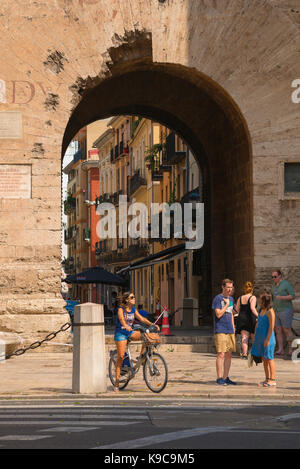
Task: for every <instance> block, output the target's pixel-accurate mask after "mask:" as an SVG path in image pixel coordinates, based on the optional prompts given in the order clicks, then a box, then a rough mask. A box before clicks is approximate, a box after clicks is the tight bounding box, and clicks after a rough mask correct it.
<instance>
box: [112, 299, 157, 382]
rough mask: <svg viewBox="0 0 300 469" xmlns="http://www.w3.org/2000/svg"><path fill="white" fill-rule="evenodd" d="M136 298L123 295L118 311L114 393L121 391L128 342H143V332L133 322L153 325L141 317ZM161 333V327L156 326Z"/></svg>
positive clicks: (115, 338)
mask: <svg viewBox="0 0 300 469" xmlns="http://www.w3.org/2000/svg"><path fill="white" fill-rule="evenodd" d="M134 305H135V296H134V293H131V292H126V293H124V294H123V295H122V301H121V305H120V307H119V309H118V315H117V322H116V330H115V337H114V340H115V343H116V347H117V354H118V356H117V361H116V381H115V384H114V391H119V380H120V374H121V368H122V363H123V359H124V355H125V351H126V346H127V340H128V339H129V338H130V340H141V332H140V331H134V330H133V328H132V327H133V322H134V320H135V319H137V320H138V321H140V322H143V323H144V324H147V325H148V326H152V325H153V323H152V322H150V321H148V319H146V318H145V317H143V316H141V315H140V314H139V312H138V311H137V310H136V309H135V307H134ZM155 326H156V328H157V330H158V331H159V326H157V325H155ZM144 348H145V347H144V345H143V347H142V350H141V355H142V354H143V352H144Z"/></svg>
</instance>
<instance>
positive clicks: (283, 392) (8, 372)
mask: <svg viewBox="0 0 300 469" xmlns="http://www.w3.org/2000/svg"><path fill="white" fill-rule="evenodd" d="M41 350H42V351H41ZM172 350H173V349H172V345H167V344H166V345H164V346H162V347H161V349H160V353H162V355H163V356H164V357H165V359H166V361H167V364H168V369H169V381H168V385H167V387H166V388H165V390H164V391H163V392H162V393H160V394H159V395H155V394H153V393H152V392H151V391H150V390H149V389H148V388H147V386H146V384H145V382H144V380H143V373H142V370H140V371H139V373H138V375H137V376H136V377H135V378H134V379H133V380H132V381H131V382H130V383H129V385H128V386H127V388H126V389H125V390H124V391H120V395H121V396H122V399H124V400H128V399H132V398H143V399H144V398H145V399H158V398H164V399H170V398H174V397H176V398H177V399H178V398H180V399H183V400H185V399H186V400H189V399H191V398H217V397H220V398H222V399H233V398H236V399H246V400H249V399H250V401H251V402H254V401H256V400H260V399H268V400H272V401H273V400H276V399H277V400H278V399H285V400H286V399H289V400H291V401H293V402H296V403H297V402H299V396H300V379H299V371H300V363H299V362H298V363H293V362H292V361H291V360H285V359H282V358H277V359H276V360H275V363H276V367H277V387H276V388H275V387H274V388H272V389H265V388H262V387H261V386H259V383H260V382H261V381H262V380H263V379H264V372H263V367H262V365H260V366H257V367H256V366H255V365H254V367H253V368H250V369H249V368H248V365H247V362H246V361H244V360H242V359H241V358H240V357H238V356H235V357H233V359H232V366H231V372H230V377H231V379H233V380H234V381H237V383H238V385H237V386H228V387H223V386H220V387H219V386H216V372H215V363H216V359H215V355H214V354H212V353H197V352H196V353H195V352H193V351H191V350H190V351H185V348H184V347H183V349H182V350H181V351H172ZM108 358H109V355H108V354H107V359H108ZM0 373H1V380H0V397H1V396H12V395H14V396H19V397H20V396H26V395H27V396H52V397H58V396H61V395H63V396H66V395H67V396H72V353H47V349H46V348H44V349H39V351H38V350H37V351H33V352H27V353H26V354H24V355H22V356H20V357H15V358H12V359H10V360H7V361H6V362H5V363H4V364H1V365H0ZM112 396H114V393H113V390H112V386H111V383H110V381H109V379H108V378H107V393H105V394H99V395H98V397H99V398H102V399H108V398H111V397H112ZM299 404H300V402H299Z"/></svg>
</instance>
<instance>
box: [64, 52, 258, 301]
mask: <svg viewBox="0 0 300 469" xmlns="http://www.w3.org/2000/svg"><path fill="white" fill-rule="evenodd" d="M120 114H124V115H125V114H131V115H140V116H144V117H147V118H150V119H153V120H154V121H157V122H160V123H163V124H165V125H166V126H168V127H169V128H172V129H173V130H174V131H175V132H176V133H177V134H178V135H180V136H181V137H182V138H183V139H184V140H185V141H186V142H187V143H188V144H189V146H190V147H191V149H192V151H193V153H194V155H195V157H196V159H197V161H198V163H199V165H200V166H201V169H202V173H203V176H204V191H205V192H204V203H205V252H206V255H205V264H206V265H205V269H206V270H207V272H209V275H208V276H207V278H209V283H210V289H211V293H212V294H214V293H215V292H217V291H218V290H219V288H220V281H221V280H222V278H224V277H225V276H226V277H227V276H228V277H230V278H233V279H234V280H235V282H236V285H237V288H239V287H240V286H241V284H242V283H243V282H244V281H245V280H247V279H253V271H254V266H253V229H252V218H253V213H252V163H251V145H250V141H249V134H248V131H247V126H246V123H245V120H244V119H243V116H242V115H241V112H240V111H239V109H238V107H237V106H236V104H235V103H234V102H233V100H232V99H231V97H230V96H229V95H228V94H227V93H226V92H225V90H223V89H222V88H221V87H220V86H218V85H217V84H216V83H214V82H213V81H212V80H210V79H209V78H208V77H206V76H204V75H202V74H201V73H199V72H197V71H195V70H194V69H189V68H187V67H183V66H181V65H172V64H154V63H152V62H151V61H147V60H146V61H140V62H137V61H135V62H133V63H132V64H130V66H129V65H128V64H127V67H126V70H125V69H124V70H122V69H120V70H119V71H118V72H117V73H115V74H112V76H110V77H109V78H106V79H103V80H100V79H99V78H97V80H95V82H93V80H92V79H89V83H88V86H86V88H85V91H84V93H83V95H82V98H81V101H80V103H79V104H78V105H77V106H76V107H75V109H74V110H73V113H72V115H71V117H70V120H69V122H68V125H67V127H66V130H65V134H64V138H63V145H62V154H63V155H64V153H65V150H66V148H67V146H68V144H69V142H70V141H71V139H72V138H73V136H74V135H75V134H76V132H78V131H79V130H80V129H81V128H82V127H84V126H85V125H87V124H89V123H92V122H94V121H96V120H99V119H103V118H106V117H109V116H113V115H120Z"/></svg>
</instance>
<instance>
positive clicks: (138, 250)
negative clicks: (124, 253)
mask: <svg viewBox="0 0 300 469" xmlns="http://www.w3.org/2000/svg"><path fill="white" fill-rule="evenodd" d="M148 249H149V246H148V244H131V245H130V246H129V248H128V255H129V260H134V259H137V258H139V257H144V256H147V255H148Z"/></svg>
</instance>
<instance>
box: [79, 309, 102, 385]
mask: <svg viewBox="0 0 300 469" xmlns="http://www.w3.org/2000/svg"><path fill="white" fill-rule="evenodd" d="M72 381H73V384H72V391H73V393H79V394H95V393H98V392H106V390H107V384H106V359H105V333H104V313H103V305H98V304H94V303H84V304H81V305H77V306H75V308H74V338H73V380H72Z"/></svg>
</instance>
